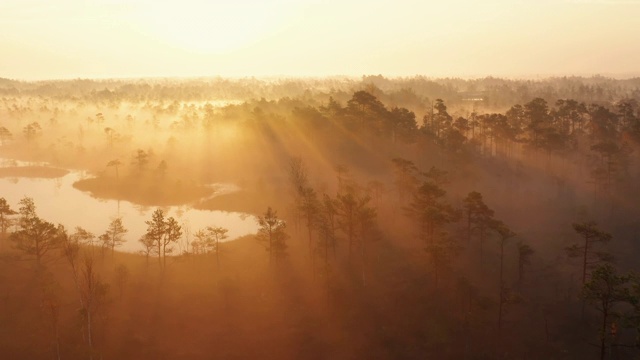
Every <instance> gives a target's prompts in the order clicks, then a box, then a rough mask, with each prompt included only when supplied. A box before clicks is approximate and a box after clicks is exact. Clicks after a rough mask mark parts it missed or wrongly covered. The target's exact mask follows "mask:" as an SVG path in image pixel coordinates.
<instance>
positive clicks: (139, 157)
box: [132, 149, 149, 171]
mask: <svg viewBox="0 0 640 360" xmlns="http://www.w3.org/2000/svg"><path fill="white" fill-rule="evenodd" d="M148 163H149V154H148V153H147V152H145V151H144V150H142V149H138V150H137V151H136V154H135V155H134V156H133V163H132V164H133V165H135V166H136V167H137V168H138V171H142V170H144V168H145V167H146V166H147V164H148Z"/></svg>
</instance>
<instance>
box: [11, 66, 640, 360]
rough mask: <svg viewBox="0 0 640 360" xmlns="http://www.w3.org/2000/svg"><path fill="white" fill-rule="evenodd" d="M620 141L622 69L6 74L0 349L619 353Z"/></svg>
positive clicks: (639, 122) (632, 316)
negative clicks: (617, 75)
mask: <svg viewBox="0 0 640 360" xmlns="http://www.w3.org/2000/svg"><path fill="white" fill-rule="evenodd" d="M639 160H640V79H639V78H632V79H627V80H616V79H611V78H607V77H602V76H594V77H554V78H545V79H538V80H513V79H501V78H493V77H486V78H479V79H459V78H427V77H420V76H416V77H406V78H388V77H384V76H381V75H378V76H363V77H361V78H349V77H325V78H193V79H178V78H176V79H173V78H155V79H148V78H145V79H127V80H124V79H123V80H89V79H76V80H56V81H17V80H9V79H3V78H0V358H2V359H58V360H59V359H217V358H220V359H598V358H599V359H631V358H637V357H638V356H640V277H639V276H638V275H637V274H638V272H639V271H640V265H639V264H640V263H639V262H638V258H639V256H640V201H639V199H640V165H639V164H640V162H639Z"/></svg>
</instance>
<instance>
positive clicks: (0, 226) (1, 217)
mask: <svg viewBox="0 0 640 360" xmlns="http://www.w3.org/2000/svg"><path fill="white" fill-rule="evenodd" d="M16 214H17V212H16V211H14V210H13V209H11V207H10V206H9V204H8V203H7V200H6V199H5V198H0V233H1V234H2V237H3V238H4V237H5V235H6V234H7V229H9V226H10V225H11V219H10V218H9V217H10V216H13V215H16Z"/></svg>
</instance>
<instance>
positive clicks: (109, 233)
mask: <svg viewBox="0 0 640 360" xmlns="http://www.w3.org/2000/svg"><path fill="white" fill-rule="evenodd" d="M127 232H128V230H127V229H125V227H124V226H123V225H122V218H115V219H113V220H112V221H111V223H109V227H107V230H106V231H105V232H104V234H102V235H100V240H102V243H103V246H104V247H105V248H107V249H111V255H112V256H113V253H114V251H115V248H116V247H117V246H120V245H122V244H124V243H125V241H126V240H125V239H124V238H123V236H124V234H126V233H127Z"/></svg>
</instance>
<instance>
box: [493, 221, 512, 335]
mask: <svg viewBox="0 0 640 360" xmlns="http://www.w3.org/2000/svg"><path fill="white" fill-rule="evenodd" d="M490 226H491V228H492V230H494V231H495V232H496V233H498V236H499V244H500V294H499V300H498V334H500V333H501V331H502V314H503V311H504V306H505V303H506V301H507V298H508V288H507V287H506V284H505V281H504V247H505V245H506V244H507V241H508V240H509V239H510V238H512V237H514V236H516V233H514V232H513V231H511V229H509V227H508V226H507V225H506V224H505V223H503V222H502V221H500V220H496V221H493V222H492V223H491V225H490Z"/></svg>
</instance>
